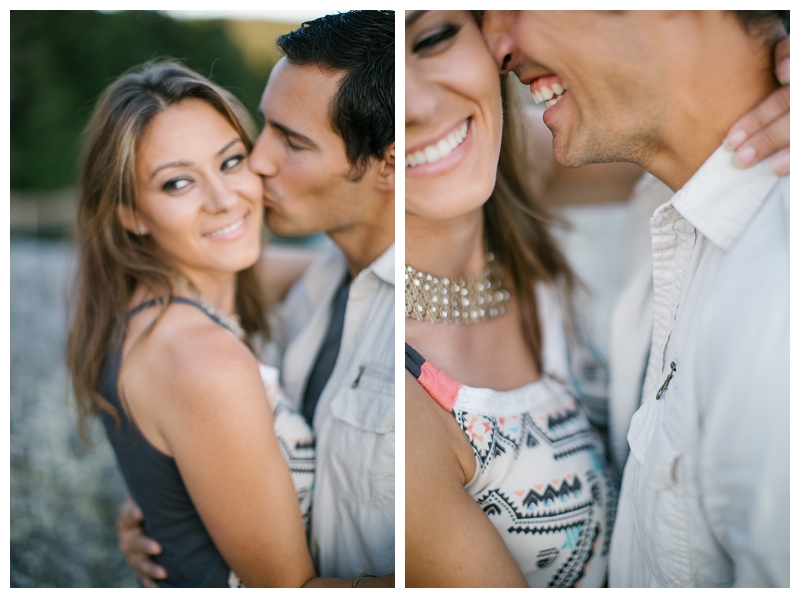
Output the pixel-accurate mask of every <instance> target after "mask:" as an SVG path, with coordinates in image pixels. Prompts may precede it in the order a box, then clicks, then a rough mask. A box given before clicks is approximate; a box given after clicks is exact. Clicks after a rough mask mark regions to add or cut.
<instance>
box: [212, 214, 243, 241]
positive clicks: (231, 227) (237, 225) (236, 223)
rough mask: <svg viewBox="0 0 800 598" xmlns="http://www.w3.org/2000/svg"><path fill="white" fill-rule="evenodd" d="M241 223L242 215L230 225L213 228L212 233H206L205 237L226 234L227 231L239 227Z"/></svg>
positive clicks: (229, 231)
mask: <svg viewBox="0 0 800 598" xmlns="http://www.w3.org/2000/svg"><path fill="white" fill-rule="evenodd" d="M243 224H244V217H242V218H240V219H239V220H237V221H236V222H234V223H233V224H231V225H230V226H226V227H225V228H221V229H219V230H215V231H214V232H213V233H208V234H207V235H206V237H219V236H220V235H227V234H228V233H232V232H233V231H235V230H236V229H238V228H240V227H241V226H242V225H243Z"/></svg>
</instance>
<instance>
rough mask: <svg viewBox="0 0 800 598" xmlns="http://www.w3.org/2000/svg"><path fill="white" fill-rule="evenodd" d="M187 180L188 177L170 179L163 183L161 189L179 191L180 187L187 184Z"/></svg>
mask: <svg viewBox="0 0 800 598" xmlns="http://www.w3.org/2000/svg"><path fill="white" fill-rule="evenodd" d="M189 182H190V181H189V179H184V178H180V179H172V180H171V181H167V182H166V183H164V186H163V187H162V189H163V190H164V191H180V190H181V189H183V188H184V187H186V186H187V185H188V184H189Z"/></svg>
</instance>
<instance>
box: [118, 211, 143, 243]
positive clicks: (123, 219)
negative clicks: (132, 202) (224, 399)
mask: <svg viewBox="0 0 800 598" xmlns="http://www.w3.org/2000/svg"><path fill="white" fill-rule="evenodd" d="M116 211H117V218H119V223H120V224H121V225H122V228H124V229H125V230H126V231H128V232H129V233H133V234H134V235H139V236H141V235H145V234H147V232H148V231H147V227H145V226H144V225H142V224H140V223H139V219H138V218H137V217H136V214H135V213H134V211H133V208H131V206H125V205H122V204H117V210H116Z"/></svg>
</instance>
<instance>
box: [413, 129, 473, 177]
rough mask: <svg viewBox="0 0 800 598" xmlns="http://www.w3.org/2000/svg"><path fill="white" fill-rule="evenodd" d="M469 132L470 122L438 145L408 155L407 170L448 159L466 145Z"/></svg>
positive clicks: (441, 140)
mask: <svg viewBox="0 0 800 598" xmlns="http://www.w3.org/2000/svg"><path fill="white" fill-rule="evenodd" d="M468 130H469V120H465V121H464V124H462V125H461V126H460V127H458V128H457V129H456V130H455V131H453V132H452V133H450V134H449V135H448V136H447V137H445V138H443V139H440V140H439V141H438V143H435V144H433V145H429V146H428V147H426V148H423V149H421V150H417V151H415V152H413V153H410V154H406V168H408V167H412V168H413V167H414V166H420V165H421V164H433V163H434V162H438V161H439V160H441V159H442V158H446V157H447V156H449V155H450V154H452V153H453V150H455V149H456V148H457V147H458V146H459V145H461V144H462V143H464V139H466V137H467V131H468Z"/></svg>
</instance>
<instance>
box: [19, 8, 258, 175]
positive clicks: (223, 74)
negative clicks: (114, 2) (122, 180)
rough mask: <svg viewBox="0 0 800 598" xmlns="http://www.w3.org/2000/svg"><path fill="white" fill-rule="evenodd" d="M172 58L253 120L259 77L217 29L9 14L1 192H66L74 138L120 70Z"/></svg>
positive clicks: (81, 14)
mask: <svg viewBox="0 0 800 598" xmlns="http://www.w3.org/2000/svg"><path fill="white" fill-rule="evenodd" d="M162 58H177V59H180V60H181V61H182V62H183V63H184V64H185V65H186V66H188V67H189V68H192V69H194V70H196V71H197V72H199V73H201V74H203V75H205V76H207V77H210V78H211V79H212V80H213V81H215V82H216V83H218V84H219V85H222V86H223V87H226V88H228V89H230V90H231V91H232V92H233V93H235V94H236V95H237V97H239V99H240V100H242V102H244V104H245V106H247V108H248V109H249V110H250V112H251V114H253V115H254V116H256V113H257V108H258V101H259V98H260V95H261V91H262V90H263V87H264V83H265V82H266V78H267V76H268V74H269V73H268V72H263V73H262V72H258V73H256V72H253V71H252V70H251V69H249V68H248V66H247V64H246V63H245V61H244V59H243V57H242V53H241V51H240V50H239V47H238V46H237V45H236V43H235V42H234V41H233V40H232V39H230V37H229V36H228V34H227V33H226V30H225V27H224V21H221V20H212V21H176V20H174V19H171V18H169V17H168V16H166V15H164V14H162V13H159V12H149V11H123V12H115V13H110V14H105V13H100V12H95V11H11V188H12V189H14V190H49V189H59V188H64V187H69V186H71V185H73V184H74V182H75V177H76V169H77V163H78V156H79V152H80V142H81V132H82V131H83V129H84V127H85V126H86V123H87V121H88V119H89V116H90V114H91V111H92V108H93V107H94V103H95V101H96V100H97V98H98V97H99V95H100V93H101V92H102V91H103V89H104V88H105V87H106V86H107V85H108V84H109V83H110V82H111V81H113V80H114V79H115V78H116V77H118V76H119V75H121V74H122V73H123V72H125V71H126V70H128V69H129V68H131V67H133V66H136V65H139V64H141V63H143V62H146V61H148V60H153V59H162Z"/></svg>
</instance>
